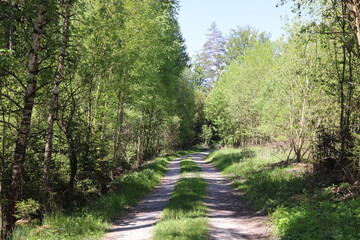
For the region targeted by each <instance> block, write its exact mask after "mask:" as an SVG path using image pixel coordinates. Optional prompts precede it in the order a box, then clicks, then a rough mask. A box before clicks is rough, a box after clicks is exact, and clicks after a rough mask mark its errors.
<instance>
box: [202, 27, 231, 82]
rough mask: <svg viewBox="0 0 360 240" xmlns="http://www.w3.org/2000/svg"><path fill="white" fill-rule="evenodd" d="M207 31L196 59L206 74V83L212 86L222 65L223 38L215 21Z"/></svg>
mask: <svg viewBox="0 0 360 240" xmlns="http://www.w3.org/2000/svg"><path fill="white" fill-rule="evenodd" d="M208 31H209V33H208V34H206V35H207V37H208V39H207V41H206V42H205V44H204V46H203V48H202V50H201V52H200V54H199V55H198V60H197V61H198V62H199V63H200V68H202V69H203V72H204V75H205V76H206V85H207V86H208V87H212V86H213V84H214V83H215V82H216V81H217V80H218V78H219V76H220V73H221V70H222V68H223V66H224V52H225V48H224V47H225V39H224V37H223V36H222V33H221V31H219V30H218V29H217V26H216V23H215V22H213V23H212V24H211V26H210V28H209V29H208Z"/></svg>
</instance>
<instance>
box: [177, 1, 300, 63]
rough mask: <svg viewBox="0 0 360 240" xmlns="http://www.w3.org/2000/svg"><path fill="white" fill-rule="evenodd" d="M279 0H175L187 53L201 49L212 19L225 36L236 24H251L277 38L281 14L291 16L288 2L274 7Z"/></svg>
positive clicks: (274, 38)
mask: <svg viewBox="0 0 360 240" xmlns="http://www.w3.org/2000/svg"><path fill="white" fill-rule="evenodd" d="M278 1H279V0H179V3H180V11H179V18H178V19H179V23H180V27H181V31H182V34H183V37H184V38H185V44H186V46H187V49H188V52H189V54H190V56H192V55H193V54H194V53H195V52H196V51H199V50H201V48H202V46H203V44H204V43H205V41H206V35H205V34H206V33H207V32H208V31H207V29H208V28H209V27H210V24H211V23H212V22H216V24H217V27H218V29H219V30H220V31H221V32H222V33H223V35H224V36H226V34H227V33H229V31H230V29H234V28H236V26H246V25H251V26H253V27H255V28H257V29H259V30H260V31H265V32H268V33H271V36H272V38H271V39H272V40H276V39H277V38H279V37H280V36H281V35H282V34H283V33H284V31H283V30H282V27H283V26H284V24H285V22H284V21H283V20H281V16H283V17H286V16H287V17H289V18H292V16H293V13H292V12H291V9H290V5H289V4H287V5H285V6H279V7H276V4H277V3H278Z"/></svg>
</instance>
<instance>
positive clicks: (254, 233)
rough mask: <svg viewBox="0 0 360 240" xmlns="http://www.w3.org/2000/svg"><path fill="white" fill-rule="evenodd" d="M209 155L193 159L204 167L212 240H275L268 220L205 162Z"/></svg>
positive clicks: (202, 174) (203, 176)
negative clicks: (254, 209)
mask: <svg viewBox="0 0 360 240" xmlns="http://www.w3.org/2000/svg"><path fill="white" fill-rule="evenodd" d="M207 154H208V153H207V152H204V153H201V155H197V156H196V157H192V159H193V160H194V161H195V162H196V163H197V164H198V165H199V166H200V167H201V168H202V172H201V177H202V178H204V180H205V181H206V182H207V183H208V198H207V201H206V202H207V206H208V207H209V216H208V217H209V225H210V239H211V240H213V239H219V240H220V239H221V240H225V239H226V240H235V239H236V240H241V239H247V240H249V239H271V237H270V236H269V235H270V234H269V233H270V230H271V229H270V228H269V226H267V225H266V221H267V220H268V219H267V217H266V216H259V215H256V214H255V213H254V212H253V211H251V208H250V206H249V204H247V203H246V202H245V201H244V199H242V198H241V196H240V194H239V193H238V192H237V191H236V190H234V189H233V188H231V186H230V181H228V180H227V179H226V178H225V177H224V176H223V175H221V173H220V172H219V171H217V170H216V169H215V168H214V167H212V165H211V164H210V163H206V162H205V160H204V159H203V158H204V157H205V156H206V155H207ZM210 239H209V240H210Z"/></svg>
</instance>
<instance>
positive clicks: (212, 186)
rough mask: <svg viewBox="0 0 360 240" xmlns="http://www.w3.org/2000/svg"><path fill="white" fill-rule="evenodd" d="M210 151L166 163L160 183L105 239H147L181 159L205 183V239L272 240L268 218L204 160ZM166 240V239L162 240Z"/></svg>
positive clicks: (118, 222) (178, 172) (173, 180)
mask: <svg viewBox="0 0 360 240" xmlns="http://www.w3.org/2000/svg"><path fill="white" fill-rule="evenodd" d="M207 154H209V152H201V153H196V154H189V155H185V156H182V157H180V158H177V159H175V160H173V161H171V162H170V163H169V170H168V172H167V174H166V175H165V177H164V178H162V179H161V184H160V185H159V186H158V187H157V188H155V190H153V191H152V192H151V193H150V194H148V195H147V196H146V197H145V198H144V199H143V200H142V201H141V202H140V203H139V205H137V206H135V207H133V208H132V209H131V210H130V211H129V212H128V213H127V214H125V215H124V216H123V217H121V218H120V219H119V220H118V221H117V222H116V224H115V225H114V226H113V227H112V228H111V229H110V230H109V231H108V233H107V234H106V235H105V238H104V240H115V239H118V240H120V239H122V240H125V239H126V240H148V239H150V238H151V231H152V229H153V227H154V226H155V224H156V222H157V220H158V219H159V218H160V217H161V213H162V210H163V209H164V208H165V206H166V204H167V202H168V201H169V198H170V196H171V194H172V193H173V191H174V187H175V185H176V182H177V181H178V179H179V177H180V160H181V159H183V158H186V157H189V158H191V159H193V160H194V161H195V162H196V163H197V164H198V165H199V166H200V167H201V168H202V172H201V175H200V176H201V177H202V178H203V179H204V180H205V181H206V182H207V184H208V189H207V198H206V205H207V206H208V208H209V213H208V218H209V228H210V238H209V239H208V240H215V239H216V240H235V239H236V240H241V239H244V240H245V239H246V240H251V239H272V238H271V237H270V234H269V231H270V228H269V227H268V226H267V225H266V221H267V220H268V218H267V217H266V216H260V215H257V214H256V213H255V212H254V211H253V210H252V208H251V207H250V205H249V204H248V203H246V201H245V200H244V199H243V198H242V196H241V194H240V193H239V192H237V191H235V190H234V189H233V188H232V187H231V186H230V184H231V183H230V181H229V180H227V179H226V178H225V177H224V176H223V175H222V174H221V173H220V172H219V171H218V170H216V169H215V168H214V167H213V166H212V165H211V164H210V163H207V162H206V161H205V159H204V158H205V157H206V155H207ZM164 240H166V239H164Z"/></svg>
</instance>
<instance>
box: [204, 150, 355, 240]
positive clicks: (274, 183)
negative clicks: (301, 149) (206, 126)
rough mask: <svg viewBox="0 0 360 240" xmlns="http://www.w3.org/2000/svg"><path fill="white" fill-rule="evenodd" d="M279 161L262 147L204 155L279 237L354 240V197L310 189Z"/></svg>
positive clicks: (309, 182)
mask: <svg viewBox="0 0 360 240" xmlns="http://www.w3.org/2000/svg"><path fill="white" fill-rule="evenodd" d="M280 159H285V156H283V155H281V154H278V153H274V152H272V151H271V150H270V149H266V148H252V149H245V150H242V149H223V150H219V151H216V152H213V153H211V154H210V155H209V156H208V160H209V161H211V162H212V163H213V164H214V166H215V167H216V168H218V169H219V170H221V171H223V172H224V173H226V174H227V175H228V176H229V177H231V178H232V180H233V186H234V187H235V188H237V189H238V190H240V191H242V192H244V193H245V195H246V198H247V199H249V200H251V202H252V204H253V206H254V207H255V209H256V210H258V211H260V210H262V211H263V212H268V213H269V215H270V217H271V220H272V222H273V224H274V226H275V227H274V233H275V234H276V235H277V236H278V237H279V238H280V239H286V240H295V239H301V240H312V239H319V240H322V239H323V240H328V239H329V240H331V239H334V240H340V239H341V240H342V239H343V240H348V239H350V240H352V239H353V240H355V239H360V233H359V231H358V230H359V229H360V208H359V206H360V198H359V197H357V198H349V199H347V200H339V198H335V197H334V195H333V194H332V193H331V188H319V187H315V186H316V185H315V184H314V182H313V181H314V178H312V176H311V174H310V173H307V172H306V171H299V170H298V169H296V168H294V166H292V165H287V164H279V163H277V162H279V161H280ZM276 163H277V164H276Z"/></svg>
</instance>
